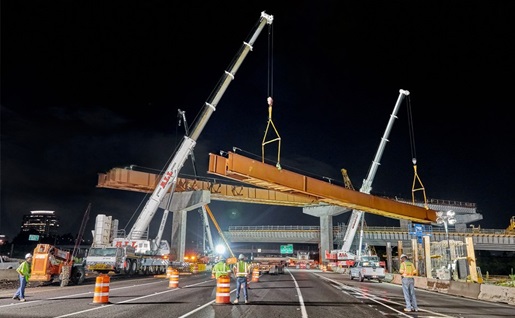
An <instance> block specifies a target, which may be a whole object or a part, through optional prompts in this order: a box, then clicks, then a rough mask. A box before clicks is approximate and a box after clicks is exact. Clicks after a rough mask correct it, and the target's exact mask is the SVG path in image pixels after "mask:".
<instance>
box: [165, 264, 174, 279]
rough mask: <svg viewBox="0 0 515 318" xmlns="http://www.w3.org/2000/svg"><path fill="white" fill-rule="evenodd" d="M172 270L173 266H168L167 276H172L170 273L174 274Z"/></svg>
mask: <svg viewBox="0 0 515 318" xmlns="http://www.w3.org/2000/svg"><path fill="white" fill-rule="evenodd" d="M172 271H173V267H172V266H168V267H167V268H166V278H170V275H172Z"/></svg>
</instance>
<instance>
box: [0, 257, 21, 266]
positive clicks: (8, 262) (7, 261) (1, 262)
mask: <svg viewBox="0 0 515 318" xmlns="http://www.w3.org/2000/svg"><path fill="white" fill-rule="evenodd" d="M19 265H20V261H19V260H17V259H11V258H8V257H7V256H4V255H2V256H0V269H16V268H18V266H19Z"/></svg>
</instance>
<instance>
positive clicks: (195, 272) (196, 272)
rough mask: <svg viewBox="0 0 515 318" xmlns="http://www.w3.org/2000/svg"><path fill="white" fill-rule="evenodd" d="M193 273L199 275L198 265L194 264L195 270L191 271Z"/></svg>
mask: <svg viewBox="0 0 515 318" xmlns="http://www.w3.org/2000/svg"><path fill="white" fill-rule="evenodd" d="M191 272H192V273H193V274H198V265H197V264H194V265H193V268H192V269H191Z"/></svg>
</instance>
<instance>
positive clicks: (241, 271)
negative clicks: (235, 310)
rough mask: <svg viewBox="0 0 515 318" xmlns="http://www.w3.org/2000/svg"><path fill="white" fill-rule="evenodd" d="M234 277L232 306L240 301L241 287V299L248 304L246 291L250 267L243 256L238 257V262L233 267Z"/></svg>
mask: <svg viewBox="0 0 515 318" xmlns="http://www.w3.org/2000/svg"><path fill="white" fill-rule="evenodd" d="M233 271H234V276H236V299H235V300H234V302H233V304H238V303H239V301H240V289H241V288H242V287H243V297H244V298H245V303H246V304H248V303H249V295H248V291H247V277H248V275H249V271H250V265H249V264H248V263H247V262H245V255H243V254H240V255H239V256H238V262H237V263H236V264H234V266H233Z"/></svg>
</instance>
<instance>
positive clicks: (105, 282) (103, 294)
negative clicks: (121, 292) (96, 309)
mask: <svg viewBox="0 0 515 318" xmlns="http://www.w3.org/2000/svg"><path fill="white" fill-rule="evenodd" d="M110 281H111V278H110V277H109V276H108V275H105V274H100V275H98V276H97V279H96V281H95V292H94V294H93V303H94V304H108V303H109V282H110Z"/></svg>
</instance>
